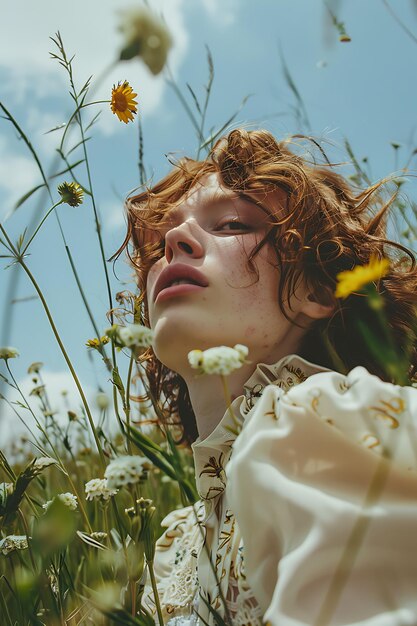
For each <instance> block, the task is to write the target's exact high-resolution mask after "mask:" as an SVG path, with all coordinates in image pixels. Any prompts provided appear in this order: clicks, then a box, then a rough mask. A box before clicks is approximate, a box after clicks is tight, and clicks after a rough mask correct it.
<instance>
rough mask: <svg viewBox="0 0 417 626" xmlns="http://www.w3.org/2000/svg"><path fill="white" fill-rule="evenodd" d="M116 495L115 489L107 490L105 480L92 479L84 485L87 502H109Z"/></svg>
mask: <svg viewBox="0 0 417 626" xmlns="http://www.w3.org/2000/svg"><path fill="white" fill-rule="evenodd" d="M116 493H117V489H109V486H108V483H107V479H106V478H93V479H92V480H89V481H88V483H85V496H86V498H87V500H110V498H111V497H112V496H115V495H116Z"/></svg>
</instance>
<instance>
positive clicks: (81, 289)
mask: <svg viewBox="0 0 417 626" xmlns="http://www.w3.org/2000/svg"><path fill="white" fill-rule="evenodd" d="M65 250H66V252H67V255H68V259H69V262H70V265H71V269H72V272H73V274H74V278H75V281H76V283H77V286H78V290H79V292H80V294H81V298H82V300H83V302H84V306H85V308H86V311H87V314H88V317H89V318H90V321H91V324H92V326H93V328H94V332H95V334H96V336H97V337H98V338H99V339H100V331H99V329H98V327H97V324H96V321H95V319H94V317H93V314H92V312H91V309H90V306H89V304H88V301H87V298H86V297H85V293H84V290H83V288H82V285H81V282H80V279H79V277H78V272H77V270H76V268H75V265H74V261H73V259H72V255H71V252H70V249H69V247H68V246H67V245H66V246H65ZM99 352H100V354H101V356H102V357H103V361H104V363H105V365H106V367H107V369H108V371H109V372H111V371H112V369H113V365H112V362H111V361H110V359H109V358H108V356H107V354H106V349H105V348H104V346H103V344H102V343H101V342H100V347H99Z"/></svg>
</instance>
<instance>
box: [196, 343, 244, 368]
mask: <svg viewBox="0 0 417 626" xmlns="http://www.w3.org/2000/svg"><path fill="white" fill-rule="evenodd" d="M248 353H249V349H248V348H247V346H244V345H242V344H240V343H238V344H236V345H235V347H234V348H229V347H228V346H217V347H216V348H209V349H208V350H204V351H203V350H191V352H189V353H188V362H189V364H190V365H191V367H192V368H193V369H198V370H200V372H201V373H203V374H219V375H222V376H227V375H228V374H231V373H232V372H233V371H234V370H237V369H239V368H240V367H242V365H243V364H244V363H245V362H246V361H245V359H246V357H247V356H248Z"/></svg>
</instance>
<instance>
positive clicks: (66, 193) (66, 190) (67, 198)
mask: <svg viewBox="0 0 417 626" xmlns="http://www.w3.org/2000/svg"><path fill="white" fill-rule="evenodd" d="M58 193H59V195H60V196H61V198H62V202H65V204H69V205H70V206H79V205H80V204H82V203H83V198H84V191H83V190H82V188H81V187H80V185H79V184H78V183H74V182H73V183H67V182H65V183H61V185H58Z"/></svg>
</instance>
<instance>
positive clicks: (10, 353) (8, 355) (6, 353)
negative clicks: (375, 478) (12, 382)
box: [0, 346, 19, 361]
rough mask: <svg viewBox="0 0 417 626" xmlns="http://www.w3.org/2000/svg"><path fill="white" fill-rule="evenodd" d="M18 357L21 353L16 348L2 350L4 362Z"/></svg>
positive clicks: (0, 353)
mask: <svg viewBox="0 0 417 626" xmlns="http://www.w3.org/2000/svg"><path fill="white" fill-rule="evenodd" d="M17 356H19V352H18V350H16V348H12V347H11V346H5V347H4V348H0V359H3V360H4V361H7V360H8V359H15V358H16V357H17Z"/></svg>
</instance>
